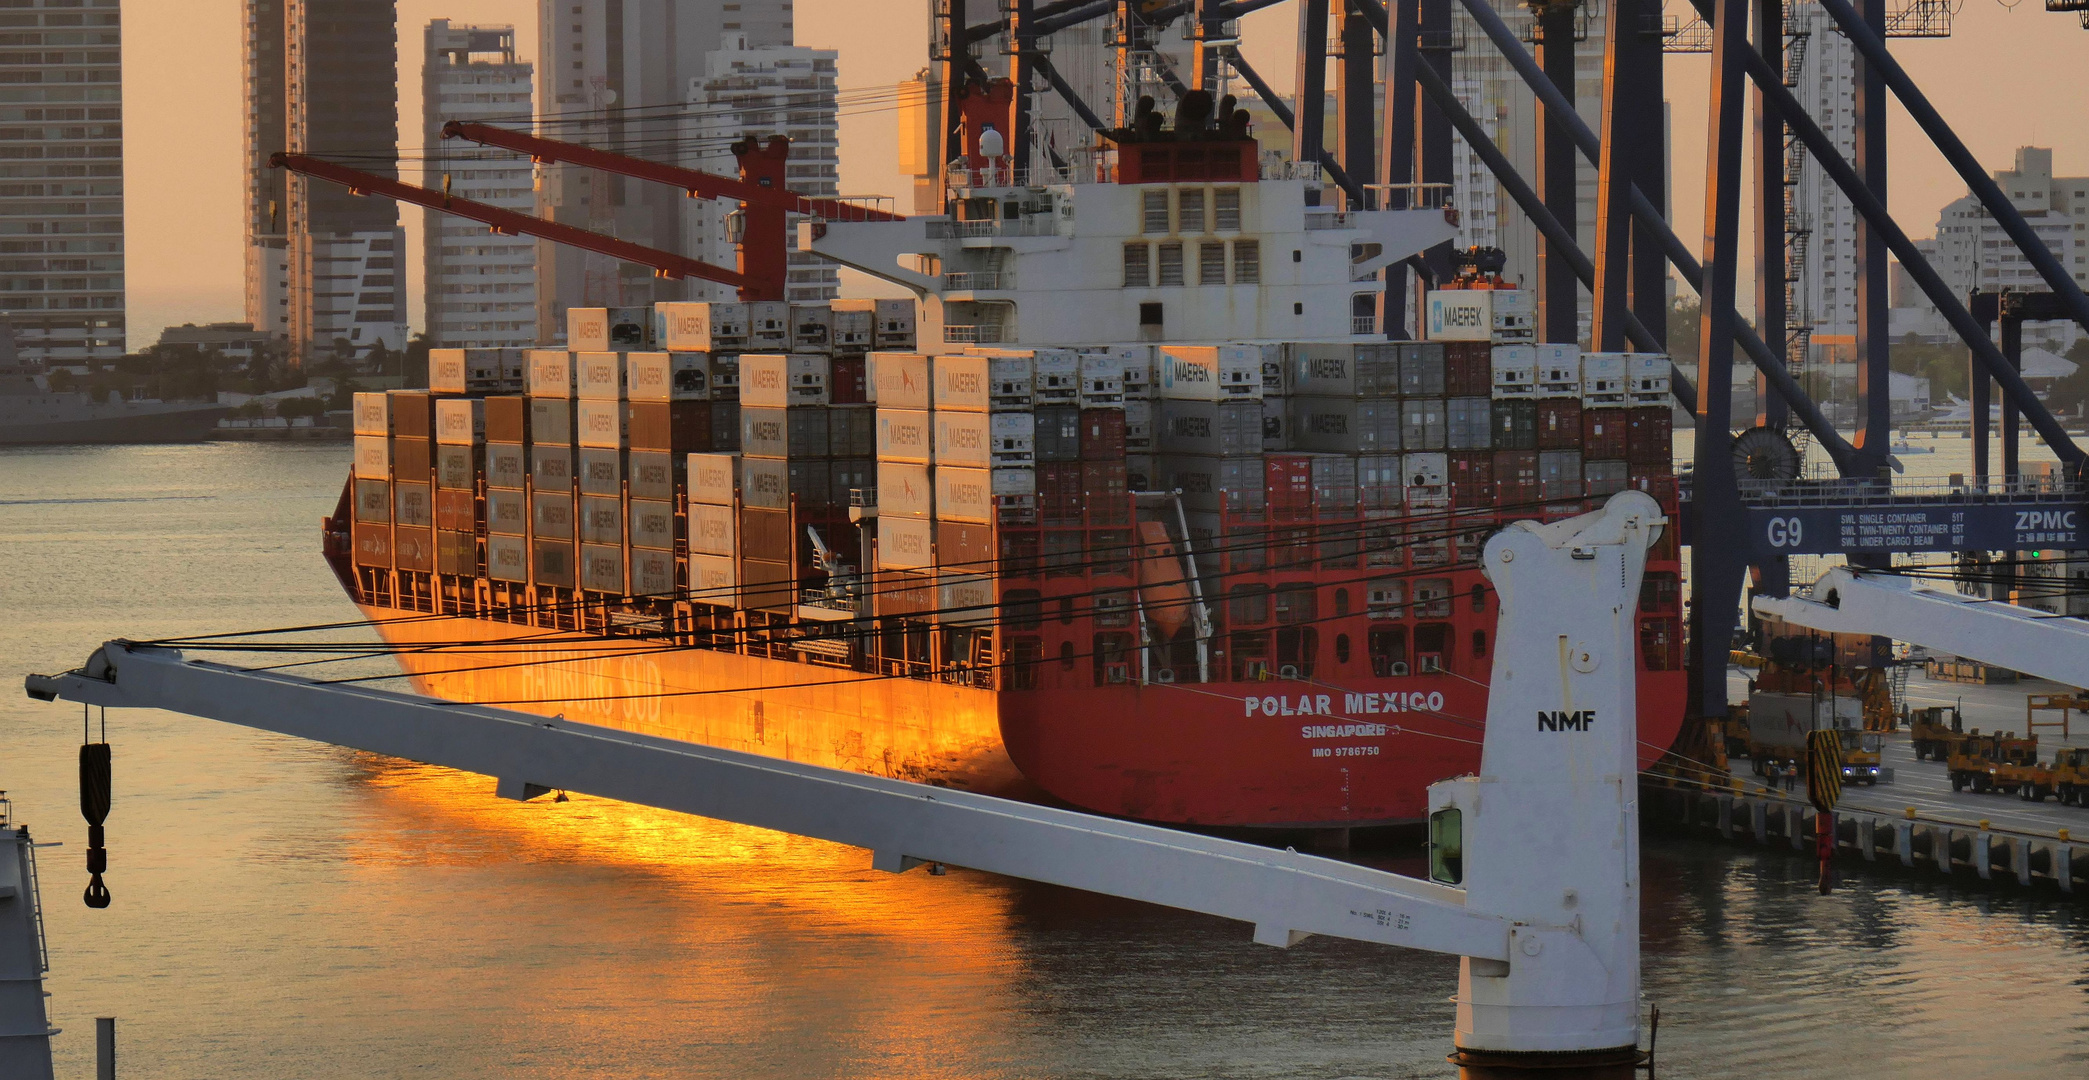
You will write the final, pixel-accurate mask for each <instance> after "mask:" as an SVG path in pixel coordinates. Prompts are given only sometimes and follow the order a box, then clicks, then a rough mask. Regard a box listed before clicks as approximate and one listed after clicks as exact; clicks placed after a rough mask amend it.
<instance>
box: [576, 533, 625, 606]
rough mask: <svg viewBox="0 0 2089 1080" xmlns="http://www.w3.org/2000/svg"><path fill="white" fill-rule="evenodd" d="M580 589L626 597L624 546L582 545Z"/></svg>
mask: <svg viewBox="0 0 2089 1080" xmlns="http://www.w3.org/2000/svg"><path fill="white" fill-rule="evenodd" d="M580 587H581V588H583V589H585V590H587V591H589V592H599V593H613V594H615V595H618V596H622V595H624V548H623V546H622V545H612V544H582V545H580Z"/></svg>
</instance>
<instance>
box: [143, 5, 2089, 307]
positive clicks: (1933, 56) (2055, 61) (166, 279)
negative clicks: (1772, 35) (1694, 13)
mask: <svg viewBox="0 0 2089 1080" xmlns="http://www.w3.org/2000/svg"><path fill="white" fill-rule="evenodd" d="M537 8H538V5H537V4H536V3H533V2H531V0H399V27H400V38H401V49H400V76H401V80H400V82H401V85H400V87H399V114H400V116H401V118H402V119H403V120H404V121H405V123H406V126H407V129H408V130H407V132H406V136H407V141H408V142H410V143H418V142H419V141H420V134H419V132H418V130H416V129H417V128H418V126H419V123H420V119H419V118H420V66H419V65H420V60H419V56H420V39H421V29H422V28H423V27H424V26H425V25H426V24H427V22H428V20H430V19H434V18H448V19H450V20H452V21H453V22H459V23H464V22H476V23H513V24H515V25H516V27H517V30H518V33H517V39H518V43H519V45H520V47H521V49H522V51H523V53H524V55H525V56H527V57H528V58H530V59H531V60H534V59H535V56H536V14H535V13H536V10H537ZM241 10H242V4H241V2H240V0H181V2H179V3H169V2H165V0H160V2H155V3H144V4H140V3H132V4H128V5H125V8H124V12H123V15H124V21H125V25H124V75H125V78H124V113H125V115H124V121H125V130H126V132H127V136H128V137H127V142H126V146H125V154H126V161H125V165H126V168H125V175H126V177H127V178H128V188H129V195H128V199H127V204H126V209H127V214H128V225H129V266H130V273H129V282H128V284H129V290H130V299H129V316H130V345H131V348H133V349H138V348H142V347H144V346H146V345H150V344H152V343H153V342H154V341H156V340H158V338H159V331H160V328H161V327H163V326H165V325H167V324H169V323H181V322H191V321H193V322H204V321H210V320H224V319H231V320H238V319H244V318H245V313H244V310H243V308H244V301H243V300H242V295H243V285H242V281H241V277H242V274H243V270H242V259H243V257H242V253H241V250H240V246H241V238H240V213H241V211H240V207H241V203H242V199H243V196H242V180H241V169H242V168H243V161H244V158H243V150H242V140H241V129H242V128H241V125H242V119H241V105H240V79H241V43H240V26H241ZM796 10H797V28H798V29H797V33H798V43H799V44H801V45H810V46H814V47H818V48H827V49H837V50H839V51H840V54H841V59H840V61H839V66H840V79H839V83H840V86H841V87H842V88H843V89H851V88H856V87H867V86H876V85H884V84H890V83H893V82H897V81H898V80H900V79H903V78H906V77H908V76H909V75H912V74H913V73H914V72H915V71H917V70H919V69H920V68H921V67H922V66H923V65H924V64H925V63H926V62H927V61H926V56H927V46H926V36H925V27H926V22H927V15H926V12H927V0H797V8H796ZM1669 10H1670V11H1671V12H1677V11H1680V10H1684V5H1683V3H1682V0H1670V3H1669ZM1295 20H1296V15H1295V14H1294V12H1293V10H1292V7H1291V5H1281V6H1278V7H1275V8H1272V9H1269V10H1267V11H1263V12H1259V13H1257V14H1255V15H1253V16H1250V17H1249V18H1248V20H1247V24H1246V29H1245V33H1246V46H1245V48H1246V51H1247V53H1248V57H1249V59H1250V60H1251V61H1252V62H1254V63H1255V65H1256V67H1257V68H1258V69H1259V70H1260V71H1261V72H1262V73H1263V74H1264V76H1265V77H1266V78H1268V79H1269V80H1270V81H1271V82H1273V83H1275V84H1277V85H1279V86H1282V87H1288V86H1290V85H1291V81H1292V78H1293V74H1292V73H1293V71H1294V69H1295V66H1296V64H1295V59H1294V55H1293V51H1292V47H1291V37H1292V33H1293V29H1294V26H1295ZM1956 29H1957V32H1956V34H1955V36H1954V37H1952V38H1951V39H1949V40H1941V41H1929V40H1922V41H1917V40H1896V41H1895V42H1894V50H1895V55H1896V56H1898V57H1899V58H1900V60H1901V62H1902V63H1903V64H1904V65H1905V66H1907V67H1908V69H1909V70H1910V72H1911V73H1912V74H1913V75H1914V77H1915V79H1916V81H1917V82H1918V83H1919V84H1920V85H1921V86H1922V87H1923V89H1924V91H1925V92H1926V93H1928V94H1929V95H1930V97H1931V99H1932V100H1933V101H1934V102H1935V103H1936V105H1937V107H1938V109H1939V110H1940V111H1941V112H1942V113H1943V114H1944V116H1945V118H1946V119H1947V120H1949V121H1950V122H1951V123H1952V125H1953V126H1954V127H1955V128H1956V129H1957V130H1958V132H1959V133H1960V135H1961V137H1962V138H1964V139H1965V140H1966V142H1967V144H1968V145H1969V146H1970V147H1971V148H1972V150H1973V152H1974V153H1975V154H1976V155H1978V156H1979V157H1980V159H1981V161H1982V162H1983V163H1985V164H1987V166H1988V167H1989V168H1991V169H1992V168H2002V167H2007V166H2008V164H2009V162H2010V158H2011V155H2012V153H2013V152H2014V150H2015V148H2016V147H2018V146H2022V145H2026V144H2041V145H2049V146H2052V147H2053V148H2054V161H2053V164H2054V168H2055V170H2056V171H2060V172H2063V173H2067V174H2070V175H2082V174H2085V173H2089V94H2084V93H2083V92H2082V89H2081V83H2080V78H2081V73H2082V72H2083V71H2085V70H2089V30H2084V29H2083V28H2082V27H2081V25H2080V23H2079V22H2078V21H2077V20H2076V18H2075V16H2073V15H2071V14H2054V13H2049V12H2046V11H2045V10H2043V5H2042V4H2041V3H2039V2H2038V0H2026V2H2021V3H2019V4H2018V5H2017V6H2016V7H2014V8H2004V7H2002V6H2000V5H1999V4H1998V3H1996V2H1995V0H1967V2H1966V3H1965V6H1964V8H1963V9H1961V10H1960V12H1959V14H1958V19H1957V24H1956ZM1708 71H1709V65H1708V64H1707V63H1706V59H1705V57H1703V56H1674V57H1670V58H1669V61H1668V92H1669V100H1670V103H1671V107H1672V118H1673V126H1674V143H1675V145H1674V156H1673V162H1674V164H1673V170H1674V178H1675V189H1674V192H1673V194H1672V196H1671V198H1672V200H1673V215H1672V216H1673V218H1674V222H1675V225H1676V231H1677V232H1678V234H1679V235H1681V236H1682V237H1683V238H1684V240H1685V242H1686V243H1690V244H1692V245H1693V246H1695V243H1696V241H1697V240H1698V239H1699V238H1700V237H1701V236H1702V220H1703V210H1704V189H1703V176H1704V159H1705V145H1704V138H1703V132H1704V130H1705V127H1706V124H1705V107H1706V106H1705V101H1706V97H1705V83H1706V78H1707V74H1708ZM894 131H895V122H894V116H893V114H892V113H891V112H866V113H863V114H861V115H853V116H844V117H843V119H842V133H841V147H842V184H841V188H842V191H843V192H844V193H845V194H869V193H886V194H899V193H902V192H904V191H906V190H907V185H906V184H905V183H904V182H903V181H902V180H901V178H900V177H899V176H898V175H897V172H896V168H897V166H896V161H897V157H896V151H895V147H894V141H893V140H894ZM1888 139H1889V141H1888V145H1889V147H1890V153H1891V160H1892V177H1891V180H1890V183H1889V187H1888V197H1889V201H1890V202H1891V204H1892V208H1893V212H1894V214H1895V216H1896V217H1898V218H1899V220H1900V221H1901V223H1902V225H1903V227H1905V228H1906V229H1907V230H1908V232H1909V234H1910V235H1912V236H1918V237H1920V236H1927V235H1929V234H1930V233H1931V231H1932V230H1933V228H1934V226H1935V223H1936V215H1937V211H1938V210H1939V209H1940V208H1941V207H1942V206H1943V205H1944V204H1945V203H1946V202H1949V201H1950V200H1951V199H1954V198H1957V197H1958V196H1959V195H1962V194H1964V191H1965V186H1964V184H1963V183H1961V182H1960V181H1959V179H1958V177H1957V176H1956V175H1955V174H1954V173H1953V172H1952V171H1951V169H1950V167H1949V166H1948V165H1946V164H1945V163H1944V161H1943V159H1942V158H1941V157H1940V156H1938V154H1937V153H1936V152H1935V151H1934V150H1933V149H1931V148H1929V146H1928V145H1927V143H1926V142H1924V141H1922V134H1921V132H1920V131H1919V130H1917V129H1916V127H1915V126H1914V123H1913V122H1912V121H1910V120H1909V119H1908V118H1907V115H1906V114H1905V113H1903V112H1901V111H1900V110H1899V109H1898V108H1897V107H1896V108H1895V110H1894V113H1893V117H1892V124H1891V126H1890V128H1889V136H1888ZM405 223H406V227H407V230H408V237H409V240H410V241H412V242H413V244H414V245H415V246H414V247H413V248H412V249H411V250H413V251H415V252H418V250H419V248H418V238H417V234H418V232H419V226H420V214H419V213H418V212H414V213H409V214H407V215H405ZM1743 250H1746V249H1743ZM413 265H414V266H415V268H416V269H415V271H414V274H413V277H412V279H411V280H412V284H411V286H410V292H411V296H412V300H413V305H414V309H415V311H414V315H415V320H416V323H418V317H419V307H420V293H419V280H418V266H419V263H418V256H416V257H415V262H414V263H413Z"/></svg>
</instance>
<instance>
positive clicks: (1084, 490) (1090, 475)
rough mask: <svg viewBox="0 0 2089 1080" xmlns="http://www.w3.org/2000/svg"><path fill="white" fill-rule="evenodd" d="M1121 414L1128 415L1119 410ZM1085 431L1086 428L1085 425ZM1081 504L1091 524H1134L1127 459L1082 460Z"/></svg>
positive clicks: (1096, 410)
mask: <svg viewBox="0 0 2089 1080" xmlns="http://www.w3.org/2000/svg"><path fill="white" fill-rule="evenodd" d="M1091 411H1093V412H1104V411H1106V410H1102V409H1094V410H1091ZM1118 415H1119V416H1122V415H1124V414H1123V412H1122V411H1118ZM1083 430H1084V431H1085V430H1086V429H1085V427H1084V428H1083ZM1120 430H1121V429H1120ZM1081 505H1082V507H1083V508H1084V509H1085V510H1086V511H1087V516H1088V524H1090V525H1127V524H1130V523H1131V519H1132V500H1131V487H1130V484H1129V481H1128V480H1127V478H1126V476H1125V470H1124V459H1123V458H1119V459H1117V460H1116V461H1084V462H1081Z"/></svg>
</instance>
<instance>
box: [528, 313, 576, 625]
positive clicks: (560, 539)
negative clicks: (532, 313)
mask: <svg viewBox="0 0 2089 1080" xmlns="http://www.w3.org/2000/svg"><path fill="white" fill-rule="evenodd" d="M578 374H579V370H578V367H577V366H576V364H575V362H574V354H572V353H570V352H567V351H565V350H563V349H536V350H533V351H531V352H530V354H529V430H528V432H527V435H528V440H529V443H528V447H529V465H530V468H529V491H528V496H529V507H530V522H529V553H530V577H529V580H530V584H531V585H533V586H535V587H536V588H537V589H538V590H539V595H540V600H541V599H546V597H545V596H544V593H545V591H546V590H572V589H577V588H579V587H580V563H579V557H580V554H579V549H578V548H577V547H576V545H577V544H578V543H579V539H580V534H579V530H578V528H577V526H578V524H579V511H578V503H577V502H576V499H577V496H578V491H579V486H578V485H579V479H580V468H579V460H578V454H577V448H576V436H577V432H578V425H577V423H576V416H575V413H576V401H575V397H574V392H575V391H576V390H577V389H578V385H579V384H578V383H577V382H576V379H577V377H578Z"/></svg>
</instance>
